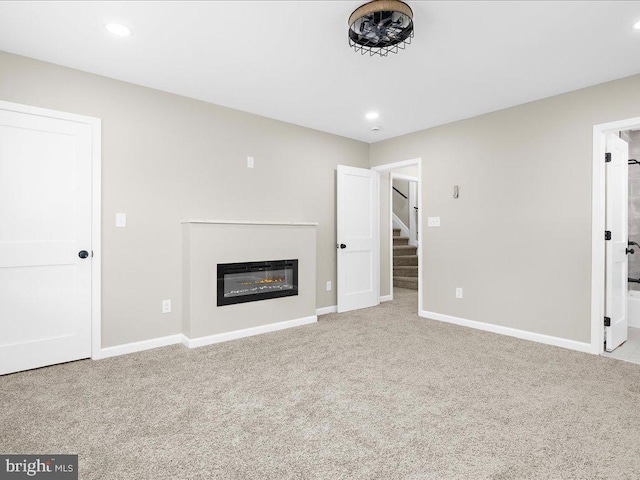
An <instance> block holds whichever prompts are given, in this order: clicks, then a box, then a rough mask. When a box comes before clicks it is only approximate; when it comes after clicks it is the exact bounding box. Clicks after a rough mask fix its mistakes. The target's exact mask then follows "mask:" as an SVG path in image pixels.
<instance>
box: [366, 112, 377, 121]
mask: <svg viewBox="0 0 640 480" xmlns="http://www.w3.org/2000/svg"><path fill="white" fill-rule="evenodd" d="M379 116H380V114H379V113H378V112H369V113H367V114H366V115H365V117H366V119H367V120H375V119H376V118H378V117H379Z"/></svg>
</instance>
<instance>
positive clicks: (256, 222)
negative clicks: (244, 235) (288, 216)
mask: <svg viewBox="0 0 640 480" xmlns="http://www.w3.org/2000/svg"><path fill="white" fill-rule="evenodd" d="M180 223H212V224H222V225H285V226H295V227H317V226H318V222H269V221H259V220H183V221H182V222H180Z"/></svg>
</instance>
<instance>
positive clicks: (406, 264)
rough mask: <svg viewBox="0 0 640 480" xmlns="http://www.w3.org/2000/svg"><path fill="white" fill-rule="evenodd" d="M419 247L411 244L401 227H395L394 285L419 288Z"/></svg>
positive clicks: (413, 288) (412, 288)
mask: <svg viewBox="0 0 640 480" xmlns="http://www.w3.org/2000/svg"><path fill="white" fill-rule="evenodd" d="M417 250H418V247H412V246H411V245H409V239H408V238H407V237H401V236H400V229H399V228H394V229H393V286H394V287H399V288H410V289H411V290H418V254H417Z"/></svg>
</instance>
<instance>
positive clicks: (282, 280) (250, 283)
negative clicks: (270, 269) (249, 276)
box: [241, 278, 284, 285]
mask: <svg viewBox="0 0 640 480" xmlns="http://www.w3.org/2000/svg"><path fill="white" fill-rule="evenodd" d="M281 282H284V278H265V279H263V280H256V281H255V282H242V283H241V285H260V284H263V283H281Z"/></svg>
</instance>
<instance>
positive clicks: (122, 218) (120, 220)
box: [116, 213, 127, 228]
mask: <svg viewBox="0 0 640 480" xmlns="http://www.w3.org/2000/svg"><path fill="white" fill-rule="evenodd" d="M126 226H127V214H126V213H116V227H118V228H124V227H126Z"/></svg>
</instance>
